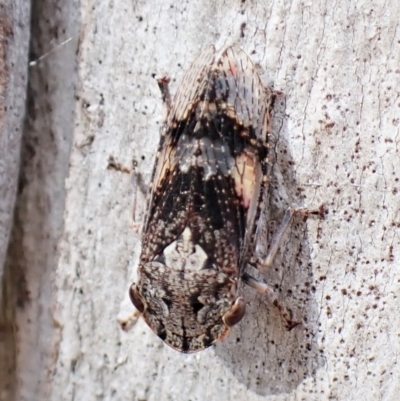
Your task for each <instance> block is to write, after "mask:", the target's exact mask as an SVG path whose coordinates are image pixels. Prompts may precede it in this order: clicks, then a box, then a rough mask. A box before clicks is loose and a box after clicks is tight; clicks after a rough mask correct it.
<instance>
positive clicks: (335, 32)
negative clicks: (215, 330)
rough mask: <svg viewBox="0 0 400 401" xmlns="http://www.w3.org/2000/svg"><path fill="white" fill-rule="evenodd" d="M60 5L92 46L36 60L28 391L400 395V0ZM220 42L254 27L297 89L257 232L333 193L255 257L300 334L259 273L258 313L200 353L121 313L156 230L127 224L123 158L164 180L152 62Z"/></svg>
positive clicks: (25, 362) (181, 66) (110, 395)
mask: <svg viewBox="0 0 400 401" xmlns="http://www.w3.org/2000/svg"><path fill="white" fill-rule="evenodd" d="M54 7H55V8H54V9H53V15H51V10H50V11H49V20H50V21H52V19H57V18H58V19H57V21H58V23H60V24H61V25H62V24H64V30H62V29H61V28H60V31H62V32H63V35H62V39H61V41H62V40H65V39H67V38H68V37H69V36H73V37H75V38H76V39H77V36H76V31H75V29H76V26H78V25H80V27H81V32H80V35H79V46H76V45H77V43H76V41H75V42H74V43H71V47H68V46H67V45H65V48H63V50H60V51H56V52H53V53H51V54H49V57H48V58H47V59H46V64H44V65H38V69H37V72H36V74H37V75H36V76H35V75H34V76H32V84H31V91H32V88H37V91H36V92H35V94H36V95H35V96H36V99H37V102H39V103H38V104H39V105H41V106H42V107H39V108H33V109H30V119H29V124H30V125H29V130H28V132H29V133H30V135H33V133H37V136H32V138H34V139H35V140H34V141H33V144H32V146H33V148H34V149H35V150H36V151H39V150H40V153H36V155H35V156H33V158H31V159H29V158H28V157H27V156H26V155H25V158H24V163H25V167H24V168H25V169H26V171H30V172H31V174H32V176H30V179H29V181H28V182H29V184H28V185H27V186H26V188H25V190H24V191H25V192H24V194H22V195H20V198H19V208H20V209H19V213H20V214H19V216H20V217H21V218H20V220H19V221H23V224H22V227H23V233H24V236H23V238H24V241H23V242H22V243H21V241H20V242H18V238H20V235H21V234H18V233H17V234H15V241H16V242H13V244H15V243H17V244H18V243H19V244H20V247H21V249H22V250H23V257H21V258H20V259H18V260H19V263H20V264H22V265H23V266H28V261H29V269H27V272H28V273H27V274H28V277H27V283H28V287H29V294H30V302H29V303H27V304H26V305H25V307H24V308H23V309H21V310H19V311H18V313H17V317H16V321H15V323H16V326H17V328H18V333H19V335H18V336H17V345H18V349H19V354H18V373H17V379H18V380H17V382H18V383H19V393H18V399H21V400H32V399H38V400H43V399H50V400H85V401H91V400H113V401H115V400H148V401H153V400H157V401H158V400H201V401H203V400H220V399H228V400H248V401H253V400H274V401H275V400H329V399H337V400H360V399H365V400H376V399H381V400H395V399H397V394H398V393H399V390H400V389H399V387H400V385H399V383H400V382H399V380H398V378H399V374H400V372H399V366H398V363H397V356H398V354H399V352H400V342H399V341H398V335H399V333H400V314H399V306H398V299H397V296H398V295H397V294H398V293H399V278H400V274H399V272H398V269H397V264H398V261H399V257H400V252H399V241H400V236H399V228H398V226H399V212H398V204H399V202H398V197H399V195H398V190H399V175H400V173H399V169H398V165H399V157H398V150H397V144H398V140H399V139H398V136H399V118H398V115H399V107H400V102H399V93H400V84H399V79H400V69H399V65H400V51H399V50H400V31H399V20H398V15H400V3H398V2H397V1H386V2H383V1H382V2H380V1H372V0H371V1H367V0H364V1H362V2H356V1H348V0H338V1H337V2H336V3H334V4H333V3H323V2H319V3H316V2H309V3H307V2H304V1H293V2H268V3H267V2H255V1H245V2H244V1H237V2H222V1H216V2H199V1H193V2H187V3H185V4H178V2H159V1H137V2H123V3H107V2H102V1H98V2H82V3H81V4H80V5H78V4H76V3H68V4H64V7H66V9H67V11H63V15H59V14H57V13H54V10H57V9H59V8H57V6H56V5H55V6H54ZM78 7H80V9H78ZM64 10H65V8H64ZM71 13H75V14H74V15H75V18H72V17H71V15H72V14H71ZM50 15H51V17H50ZM76 15H80V17H77V16H76ZM43 21H44V20H43ZM66 21H74V22H73V23H72V22H71V25H68V23H66ZM42 23H44V24H45V22H42ZM38 24H39V25H40V22H38ZM54 25H57V24H54ZM66 26H68V29H70V30H71V31H72V32H67V33H65V31H68V29H67V28H66ZM42 28H43V27H42ZM41 32H42V33H43V35H44V36H45V35H50V34H51V32H52V31H51V30H50V29H48V31H46V30H45V29H42V30H41ZM59 36H61V35H59ZM59 42H60V39H59V38H58V43H59ZM208 43H214V44H216V46H217V47H223V46H227V45H229V44H232V43H238V44H240V45H241V46H242V47H243V49H244V50H245V51H246V52H247V53H248V54H250V55H251V58H252V59H253V60H254V62H255V63H256V64H257V67H258V68H259V72H260V74H261V75H262V78H263V79H264V82H265V84H266V85H270V86H273V87H274V88H275V89H276V90H280V91H282V92H283V95H282V97H280V98H279V99H278V101H277V103H276V107H275V110H274V122H273V140H274V147H273V155H272V156H273V159H274V166H273V170H272V177H271V181H272V182H271V189H270V197H269V200H270V207H269V208H268V209H267V210H266V211H265V216H264V220H263V224H262V227H261V228H262V229H261V230H260V231H261V232H260V235H259V241H258V244H259V250H260V251H261V252H265V250H266V248H267V242H268V240H267V238H268V236H269V235H268V233H269V232H270V231H272V230H273V228H274V226H276V224H278V223H279V220H280V219H281V218H282V216H283V214H284V211H285V209H286V208H287V207H288V206H292V205H298V206H306V207H310V208H318V207H319V206H320V205H324V208H325V210H326V216H325V219H324V220H320V219H316V218H310V219H308V220H307V221H301V220H296V221H294V222H293V224H292V226H291V229H290V230H289V233H288V235H287V238H286V241H285V243H284V244H283V245H282V246H281V249H280V252H279V255H278V256H277V258H276V261H275V263H274V266H273V268H272V269H271V270H270V271H266V272H259V273H257V274H258V277H260V278H262V279H263V280H265V281H266V282H268V283H269V284H271V285H272V286H274V287H275V288H276V289H277V291H278V292H279V293H280V295H281V297H282V299H283V300H284V303H285V305H287V306H288V307H290V308H291V309H292V311H293V314H294V316H295V317H296V318H297V319H300V320H302V321H303V324H302V325H301V326H299V327H297V328H295V329H294V330H292V331H291V332H287V331H286V330H285V328H284V326H283V323H282V321H281V319H280V317H279V315H278V313H277V312H276V311H275V310H274V308H273V307H271V306H270V305H269V304H268V303H267V302H266V300H265V299H264V298H263V296H262V295H260V294H256V293H254V291H253V290H251V289H249V288H243V296H244V298H245V299H246V301H247V302H248V307H247V313H246V316H245V318H244V319H243V321H242V322H241V323H240V324H239V325H238V326H236V327H234V328H233V330H232V332H231V334H230V335H229V337H228V338H227V339H226V340H224V341H223V342H220V343H218V344H217V345H216V346H213V347H211V348H209V349H207V350H205V351H203V352H200V353H198V354H194V355H182V354H179V353H177V352H176V351H173V350H172V349H169V348H168V347H166V346H165V345H163V343H162V341H161V340H160V339H158V338H157V337H156V336H155V335H154V334H153V333H152V332H151V331H150V330H149V329H148V328H147V326H146V325H145V323H144V322H143V321H141V320H139V321H138V322H137V324H136V325H135V326H134V327H133V329H132V330H131V331H130V332H127V333H126V332H123V331H122V330H121V329H120V327H119V325H118V321H117V318H118V317H124V316H126V315H127V314H129V313H130V312H131V311H132V310H133V307H132V306H131V303H130V301H129V298H128V288H129V285H130V284H131V282H132V281H134V280H135V277H136V266H137V263H138V257H139V253H140V238H139V236H138V235H137V234H136V233H135V232H134V231H133V230H131V229H130V228H129V226H130V222H131V194H132V189H131V185H130V177H129V176H128V175H127V174H122V173H119V172H116V171H110V170H107V161H108V158H109V156H110V155H113V156H115V157H116V158H117V159H118V161H120V162H122V163H124V164H126V165H129V164H130V163H131V161H132V159H134V160H136V161H138V165H139V167H138V168H139V170H140V172H141V173H142V175H143V177H144V180H145V181H146V182H149V179H150V174H151V170H152V164H153V162H154V158H155V151H156V147H157V142H158V137H159V129H160V125H161V123H162V109H161V96H160V94H159V91H158V88H157V84H156V82H155V80H154V78H153V76H154V74H156V75H163V74H165V73H167V74H168V75H169V76H170V77H171V78H172V79H171V89H172V92H174V90H175V89H176V87H177V83H178V82H179V79H180V78H181V77H182V74H183V72H184V71H185V70H186V69H187V68H188V66H189V65H190V63H191V61H192V60H193V58H194V57H195V55H196V54H197V53H198V52H199V51H200V50H201V48H202V47H203V46H204V45H206V44H208ZM53 45H54V43H53ZM76 49H78V52H77V53H76V54H77V55H76V57H77V60H76V62H77V68H76V70H75V69H74V68H75V64H74V62H75V59H74V56H75V50H76ZM40 50H41V51H42V53H44V52H45V51H47V50H48V49H40ZM64 52H65V53H64ZM39 53H40V52H39ZM38 55H40V54H38ZM47 63H48V64H47ZM74 79H76V80H77V81H76V82H75V83H74ZM39 83H41V85H40V86H38V87H36V86H35V85H39ZM49 85H50V86H49ZM49 87H50V90H49ZM52 89H53V90H52ZM33 110H35V111H36V113H35V114H34V115H33V114H32V112H33ZM72 135H73V136H72ZM70 138H73V142H72V148H70V144H71V142H70V141H71V139H70ZM26 143H29V141H28V142H26ZM38 143H39V144H40V146H39V145H38ZM23 154H24V153H23ZM69 154H70V158H69V162H68V161H67V160H68V155H69ZM27 160H29V162H27ZM26 163H27V165H26ZM65 176H68V179H67V180H66V187H65V192H64V190H63V188H64V187H63V177H65ZM43 192H44V193H45V194H44V193H43ZM64 200H65V213H64V220H62V212H63V210H64ZM36 212H38V213H36ZM267 219H268V220H269V221H268V222H267V221H266V220H267ZM39 233H40V234H39ZM59 238H60V242H59V243H58V246H57V241H58V239H59ZM18 249H19V248H18V247H17V250H18ZM11 250H12V248H11ZM9 255H12V254H11V251H10V253H9ZM9 259H10V261H11V262H13V261H14V260H15V258H11V257H10V258H9ZM38 366H39V367H40V368H38ZM36 394H39V395H38V396H37V397H36Z"/></svg>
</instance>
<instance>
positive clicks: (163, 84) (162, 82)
mask: <svg viewBox="0 0 400 401" xmlns="http://www.w3.org/2000/svg"><path fill="white" fill-rule="evenodd" d="M157 84H158V87H159V88H160V91H161V96H162V101H163V104H164V108H165V110H164V120H166V119H167V115H168V113H169V112H170V110H171V93H170V91H169V77H167V76H164V77H162V78H159V79H157Z"/></svg>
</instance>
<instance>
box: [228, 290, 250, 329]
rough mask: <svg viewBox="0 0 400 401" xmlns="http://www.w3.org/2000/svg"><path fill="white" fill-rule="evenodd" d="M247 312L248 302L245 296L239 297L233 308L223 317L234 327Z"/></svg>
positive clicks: (229, 325)
mask: <svg viewBox="0 0 400 401" xmlns="http://www.w3.org/2000/svg"><path fill="white" fill-rule="evenodd" d="M245 312H246V303H245V302H244V300H243V298H240V297H239V298H238V299H237V300H236V301H235V303H234V304H233V305H232V307H231V309H229V310H228V312H226V313H225V315H224V316H223V317H222V320H223V322H224V323H225V324H226V325H227V326H228V327H232V326H234V325H235V324H238V323H239V322H240V321H241V320H242V318H243V316H244V313H245Z"/></svg>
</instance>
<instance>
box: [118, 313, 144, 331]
mask: <svg viewBox="0 0 400 401" xmlns="http://www.w3.org/2000/svg"><path fill="white" fill-rule="evenodd" d="M139 317H140V312H139V311H138V310H137V309H135V310H134V311H133V312H132V313H131V314H130V315H128V316H126V317H124V318H119V319H118V323H119V325H120V327H121V329H122V330H124V331H129V330H130V329H131V328H132V327H133V326H134V325H135V324H136V322H137V321H138V319H139Z"/></svg>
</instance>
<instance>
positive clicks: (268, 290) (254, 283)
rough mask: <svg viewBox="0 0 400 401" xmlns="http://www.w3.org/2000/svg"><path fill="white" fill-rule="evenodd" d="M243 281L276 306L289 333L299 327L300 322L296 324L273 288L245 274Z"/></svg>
mask: <svg viewBox="0 0 400 401" xmlns="http://www.w3.org/2000/svg"><path fill="white" fill-rule="evenodd" d="M241 279H242V281H243V282H244V283H245V284H247V285H248V286H250V287H252V288H254V289H255V290H256V291H258V292H261V293H262V294H264V295H266V297H267V299H268V301H269V302H270V303H271V304H272V305H274V306H275V307H276V308H277V309H278V311H279V313H280V315H281V316H282V318H283V320H284V321H285V326H286V328H287V330H288V331H290V330H292V329H293V328H294V327H296V326H298V325H299V324H300V322H296V321H294V320H293V319H292V316H291V313H290V312H289V311H288V310H286V309H285V308H284V306H283V305H282V303H281V302H280V300H279V297H278V295H277V294H276V292H275V291H274V290H273V289H272V287H271V286H269V285H268V284H266V283H264V282H262V281H258V280H257V279H255V278H254V277H252V276H250V274H248V273H243V274H242V277H241Z"/></svg>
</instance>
